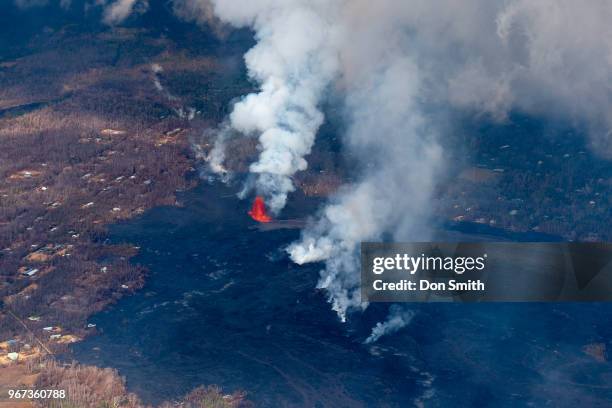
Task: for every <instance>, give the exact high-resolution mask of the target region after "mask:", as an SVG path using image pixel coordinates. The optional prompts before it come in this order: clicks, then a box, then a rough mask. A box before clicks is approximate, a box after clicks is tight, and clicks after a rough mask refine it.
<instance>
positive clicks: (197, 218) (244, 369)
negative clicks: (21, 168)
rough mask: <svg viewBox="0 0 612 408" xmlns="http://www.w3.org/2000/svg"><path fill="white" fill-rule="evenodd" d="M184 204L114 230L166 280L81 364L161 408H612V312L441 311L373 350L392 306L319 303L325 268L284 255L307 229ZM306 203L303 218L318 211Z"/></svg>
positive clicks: (564, 307) (200, 203) (112, 313)
mask: <svg viewBox="0 0 612 408" xmlns="http://www.w3.org/2000/svg"><path fill="white" fill-rule="evenodd" d="M182 199H183V202H184V203H185V206H184V207H183V208H173V207H162V208H156V209H153V210H151V211H149V212H148V213H146V214H145V215H144V216H143V217H141V218H139V219H137V220H134V221H131V222H128V223H123V224H120V225H116V226H114V227H113V228H112V231H111V236H112V240H113V241H126V242H132V243H135V244H136V245H139V246H141V254H140V255H139V256H138V257H136V258H135V261H137V262H139V263H142V264H143V265H145V266H147V267H148V268H149V269H150V271H151V275H150V276H149V278H148V281H147V284H146V286H145V288H144V289H143V290H142V291H140V292H139V293H137V294H136V295H135V296H132V297H128V298H125V299H123V300H121V301H120V303H118V304H117V305H116V306H113V307H112V308H110V309H108V310H107V311H105V312H102V313H100V314H99V315H97V316H96V317H95V318H94V319H93V322H95V323H96V324H97V325H98V330H99V331H100V334H99V335H98V336H94V337H91V338H89V339H88V340H86V341H85V342H83V343H81V344H78V345H77V346H76V347H75V351H74V357H76V358H77V359H78V360H79V361H81V362H83V363H89V364H96V365H100V366H112V367H115V368H117V369H119V371H120V373H121V374H122V375H125V376H126V377H127V381H128V387H129V388H130V389H131V390H132V391H135V392H137V393H138V394H140V395H141V396H143V398H144V399H145V400H148V401H149V402H158V401H161V400H164V399H172V398H176V397H179V396H181V395H182V394H185V393H187V392H188V391H189V390H190V389H192V388H193V387H195V386H197V385H199V384H212V383H214V384H219V385H221V386H223V387H224V389H225V390H226V391H231V390H235V389H243V390H246V391H247V392H248V393H249V397H250V399H252V400H253V401H254V402H255V403H256V405H257V406H264V407H280V406H308V407H312V406H330V407H342V406H398V407H399V406H412V405H417V406H420V405H421V404H423V403H424V404H425V405H426V406H440V407H447V406H448V407H451V406H452V407H455V406H458V405H457V401H464V402H465V404H460V406H461V405H464V406H495V407H500V406H525V405H527V404H532V405H534V406H571V405H574V404H575V403H578V402H579V401H580V402H581V403H582V404H586V405H588V406H592V407H597V406H609V404H610V403H611V402H612V389H611V388H610V387H611V384H612V382H611V381H610V380H612V367H611V366H610V363H609V362H608V361H607V356H606V354H605V348H606V347H607V348H609V347H610V345H611V344H610V340H611V339H612V325H610V323H611V322H612V319H611V318H612V307H611V306H610V305H607V304H583V305H577V304H516V305H511V304H486V305H476V304H472V305H469V304H425V305H420V306H415V310H417V315H416V317H415V318H414V320H413V321H412V323H411V324H410V325H409V326H408V327H407V328H405V329H404V330H402V331H400V332H399V333H397V334H395V335H392V336H389V337H385V338H382V339H381V340H380V341H379V342H378V343H377V344H375V345H373V346H364V345H363V344H362V342H363V340H364V339H365V337H367V336H368V335H369V331H370V329H371V327H372V326H373V325H374V324H375V322H377V321H380V320H382V319H383V318H384V316H385V314H386V306H383V305H374V306H371V307H370V308H369V309H368V310H367V311H366V312H365V313H364V314H362V315H353V316H352V318H351V319H350V322H349V323H348V324H341V323H340V322H339V321H338V319H337V318H336V316H335V314H334V313H333V312H332V311H331V310H330V308H329V305H328V304H327V303H326V302H325V298H324V295H323V294H322V293H321V292H318V291H316V290H315V289H314V287H315V284H316V280H317V276H318V266H316V265H315V266H307V267H296V266H295V265H292V264H291V263H290V262H289V261H288V260H287V259H286V258H285V257H284V255H283V253H282V251H280V250H279V248H282V247H283V246H284V245H286V244H287V243H289V242H290V241H291V240H293V239H295V238H296V237H297V235H298V232H297V231H296V230H273V231H266V232H261V231H259V230H258V229H256V228H253V224H252V222H251V221H250V220H249V219H248V217H247V216H246V214H245V211H246V209H247V208H246V206H247V203H246V202H240V201H238V200H237V199H236V198H235V197H234V195H233V191H231V190H229V189H227V188H225V187H220V186H210V185H205V186H200V187H198V188H197V189H196V190H194V191H191V192H188V193H186V194H185V195H184V196H183V197H182ZM292 203H294V204H293V208H289V209H288V210H287V211H286V215H287V217H289V218H291V217H292V216H294V215H296V214H298V213H301V212H302V211H305V209H308V208H311V209H312V208H314V206H316V204H317V203H316V202H314V201H310V202H309V201H307V200H304V199H300V198H295V199H293V200H292ZM295 203H297V204H295ZM298 207H299V208H298ZM453 234H454V237H455V238H460V239H464V240H469V239H482V236H478V237H476V236H470V235H457V234H456V233H453ZM494 239H495V240H503V239H504V237H503V236H499V235H498V236H497V237H495V238H494ZM512 239H515V240H516V239H520V237H518V236H516V235H514V236H513V237H512ZM527 239H534V237H533V236H528V237H527ZM602 347H603V348H604V352H603V355H600V354H601V353H596V352H593V350H601V348H602ZM67 358H70V356H68V357H67ZM425 401H426V402H425Z"/></svg>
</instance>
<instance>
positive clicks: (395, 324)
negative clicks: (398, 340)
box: [363, 305, 414, 344]
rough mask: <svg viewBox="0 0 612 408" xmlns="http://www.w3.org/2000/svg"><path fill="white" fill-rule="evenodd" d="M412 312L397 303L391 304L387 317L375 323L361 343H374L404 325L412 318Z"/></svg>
mask: <svg viewBox="0 0 612 408" xmlns="http://www.w3.org/2000/svg"><path fill="white" fill-rule="evenodd" d="M413 317H414V312H413V311H412V310H407V309H405V308H402V307H401V306H398V305H392V306H391V307H390V308H389V317H388V318H387V320H386V321H385V322H384V323H376V326H374V328H372V333H371V334H370V335H369V336H368V338H367V339H365V341H364V342H363V344H372V343H376V342H377V341H378V339H380V338H381V337H382V336H385V335H387V334H393V333H395V332H397V331H398V330H401V329H402V328H404V327H406V326H407V325H408V324H409V323H410V321H411V320H412V318H413Z"/></svg>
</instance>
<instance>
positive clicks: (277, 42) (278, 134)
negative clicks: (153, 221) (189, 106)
mask: <svg viewBox="0 0 612 408" xmlns="http://www.w3.org/2000/svg"><path fill="white" fill-rule="evenodd" d="M188 3H189V4H190V5H191V9H194V8H193V7H194V6H193V4H194V3H198V2H194V1H190V2H188ZM199 3H205V2H199ZM339 4H340V3H339V2H337V1H331V2H330V1H323V0H317V1H301V0H287V1H274V2H270V1H253V2H245V1H231V0H230V1H221V0H219V1H213V5H214V12H215V13H216V15H217V16H218V17H219V18H220V19H221V20H222V21H225V22H229V23H231V24H232V25H234V26H236V27H243V26H249V27H252V28H253V29H254V30H255V36H256V39H257V45H256V46H255V47H253V48H252V49H251V50H250V51H249V52H248V53H247V54H246V55H245V62H246V66H247V69H248V74H249V76H250V78H252V79H253V80H254V81H256V82H257V83H258V84H260V87H259V91H258V92H256V93H252V94H250V95H247V96H246V97H244V98H243V99H242V100H241V101H239V102H238V103H236V104H235V105H234V107H233V111H232V113H231V114H230V117H229V125H230V127H231V128H232V129H233V130H235V131H238V132H240V133H242V134H245V135H256V136H258V137H259V142H260V147H261V152H260V155H259V160H258V161H257V162H255V163H253V164H252V165H251V167H250V171H251V172H252V173H254V174H256V175H257V178H256V189H257V190H258V193H260V194H263V195H264V196H265V197H266V199H267V200H266V201H267V204H268V205H269V207H270V209H271V211H272V212H275V213H276V212H278V211H280V210H281V209H282V208H283V207H284V205H285V203H286V200H287V195H288V194H289V193H290V192H292V191H293V190H294V185H293V182H292V176H293V175H294V174H295V173H296V172H297V171H300V170H305V169H306V167H307V163H306V161H305V160H304V156H306V155H307V154H308V153H310V150H311V148H312V145H313V143H314V140H315V135H316V133H317V130H318V129H319V126H320V125H321V124H322V123H323V114H322V113H321V112H320V110H319V108H318V104H319V103H320V101H321V98H322V96H323V94H324V92H325V91H326V88H327V86H328V85H329V83H330V81H331V80H332V79H333V78H334V77H335V75H336V73H337V68H338V60H337V53H336V51H337V47H335V45H334V44H335V29H334V20H335V18H336V16H337V14H338V5H339ZM177 8H178V9H180V10H183V9H184V8H185V6H182V7H177ZM201 9H202V10H208V8H206V7H205V6H202V7H201Z"/></svg>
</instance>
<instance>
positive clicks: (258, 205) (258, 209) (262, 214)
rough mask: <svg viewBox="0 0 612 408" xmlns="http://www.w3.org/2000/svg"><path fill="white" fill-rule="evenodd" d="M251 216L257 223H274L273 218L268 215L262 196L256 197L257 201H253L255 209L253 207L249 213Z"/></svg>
mask: <svg viewBox="0 0 612 408" xmlns="http://www.w3.org/2000/svg"><path fill="white" fill-rule="evenodd" d="M249 215H250V216H251V218H253V219H254V220H255V221H258V222H270V221H272V217H270V216H269V215H268V213H266V204H265V203H264V200H263V198H261V197H260V196H257V197H255V201H253V207H251V211H249Z"/></svg>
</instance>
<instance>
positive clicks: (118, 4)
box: [103, 0, 149, 25]
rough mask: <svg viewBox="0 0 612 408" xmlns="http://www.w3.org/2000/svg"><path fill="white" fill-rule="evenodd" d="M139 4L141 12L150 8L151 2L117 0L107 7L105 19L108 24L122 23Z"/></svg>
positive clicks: (144, 0) (146, 0)
mask: <svg viewBox="0 0 612 408" xmlns="http://www.w3.org/2000/svg"><path fill="white" fill-rule="evenodd" d="M137 6H138V7H139V8H140V10H139V11H140V12H144V11H146V10H147V9H148V8H149V2H148V0H116V1H115V2H114V3H112V4H110V5H108V6H107V7H106V8H105V10H104V17H103V21H104V23H105V24H108V25H115V24H120V23H122V22H123V21H124V20H125V19H127V18H128V17H129V16H130V14H132V13H133V12H134V11H135V10H136V8H137Z"/></svg>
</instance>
